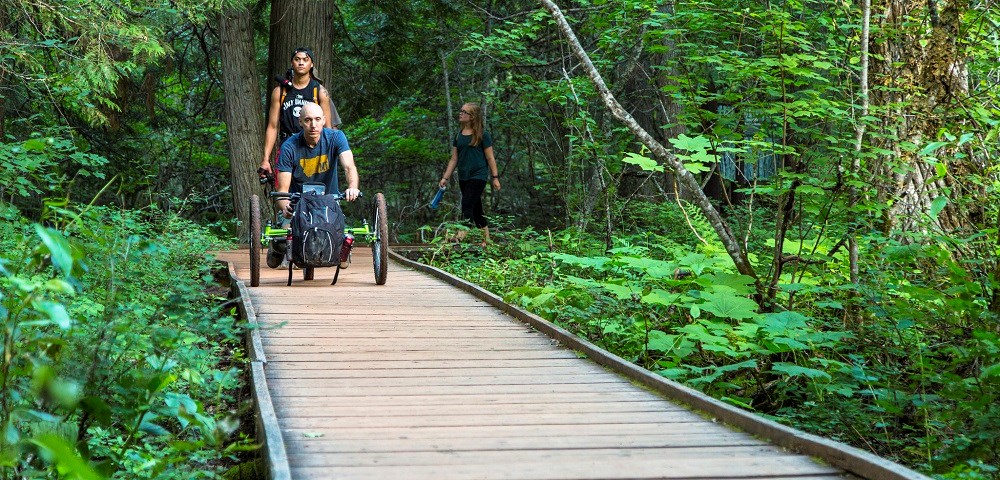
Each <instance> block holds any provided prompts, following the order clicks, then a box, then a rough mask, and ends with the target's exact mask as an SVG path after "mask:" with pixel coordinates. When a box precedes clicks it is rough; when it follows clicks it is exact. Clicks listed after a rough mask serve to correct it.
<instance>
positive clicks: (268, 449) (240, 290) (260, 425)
mask: <svg viewBox="0 0 1000 480" xmlns="http://www.w3.org/2000/svg"><path fill="white" fill-rule="evenodd" d="M220 262H221V261H220ZM221 263H224V264H226V266H227V270H228V271H229V281H230V287H229V295H230V297H231V298H233V297H239V298H240V303H239V304H238V305H239V307H238V310H239V313H240V316H241V317H242V318H243V319H245V320H246V321H247V323H249V324H250V326H251V328H250V329H249V331H248V332H247V337H246V342H247V347H248V348H249V349H250V377H251V381H252V382H253V389H252V390H253V403H254V419H255V420H256V424H257V425H256V432H257V439H258V441H260V442H261V445H262V446H263V448H264V462H265V464H266V465H267V471H268V478H270V479H272V480H291V478H292V470H291V467H290V466H289V463H288V453H287V452H286V451H285V442H284V440H283V439H282V437H281V427H280V425H279V424H278V416H277V415H276V414H275V412H274V405H273V404H272V403H271V394H270V392H269V391H268V389H267V377H266V376H265V374H264V367H266V366H267V361H266V359H265V357H264V347H263V344H262V343H261V339H260V329H259V326H260V325H259V324H258V323H257V313H256V311H255V310H254V308H253V303H252V302H251V301H250V295H249V292H248V291H247V287H246V285H245V284H244V283H243V281H242V280H240V279H239V277H238V276H237V275H236V269H235V267H234V266H233V264H232V263H231V262H221Z"/></svg>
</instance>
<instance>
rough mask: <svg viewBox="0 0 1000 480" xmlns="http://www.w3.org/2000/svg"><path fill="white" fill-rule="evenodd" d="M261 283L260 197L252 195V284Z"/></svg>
mask: <svg viewBox="0 0 1000 480" xmlns="http://www.w3.org/2000/svg"><path fill="white" fill-rule="evenodd" d="M258 285H260V198H258V197H257V195H256V194H255V195H251V196H250V286H251V287H256V286H258Z"/></svg>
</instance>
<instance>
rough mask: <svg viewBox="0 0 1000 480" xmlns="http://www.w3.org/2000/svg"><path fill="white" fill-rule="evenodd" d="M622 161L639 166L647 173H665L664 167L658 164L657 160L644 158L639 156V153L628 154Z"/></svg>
mask: <svg viewBox="0 0 1000 480" xmlns="http://www.w3.org/2000/svg"><path fill="white" fill-rule="evenodd" d="M622 161H623V162H625V163H629V164H632V165H637V166H638V167H639V168H641V169H643V170H645V171H647V172H662V171H663V165H660V164H659V163H657V162H656V160H653V159H652V158H649V157H644V156H642V155H639V154H638V153H633V152H627V153H625V158H623V159H622Z"/></svg>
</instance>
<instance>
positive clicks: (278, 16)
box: [266, 0, 341, 125]
mask: <svg viewBox="0 0 1000 480" xmlns="http://www.w3.org/2000/svg"><path fill="white" fill-rule="evenodd" d="M335 13H336V12H335V8H334V5H333V2H332V1H331V0H271V31H270V35H271V39H270V42H269V43H268V48H267V71H268V73H269V75H268V79H272V78H274V77H275V76H282V77H284V76H285V72H286V71H287V70H288V68H289V64H290V62H291V59H292V52H294V51H295V49H296V48H299V47H306V48H309V49H311V50H312V52H313V54H314V55H315V57H316V58H313V68H315V72H316V76H317V77H318V78H319V79H320V80H322V81H323V86H325V87H326V89H327V91H329V92H330V114H331V117H333V118H331V122H333V124H334V125H339V124H340V123H341V118H340V114H339V113H338V112H337V106H336V104H335V103H336V102H335V100H336V98H337V94H338V89H337V88H336V87H337V86H336V85H330V84H328V83H326V82H328V81H329V80H330V79H332V78H333V63H334V62H333V59H334V57H335V56H336V55H337V52H334V51H333V27H332V25H333V24H334V14H335ZM273 87H274V82H273V81H269V82H268V88H267V90H266V91H267V92H270V91H271V88H273ZM267 98H268V102H270V96H268V97H267ZM267 107H268V108H270V105H267Z"/></svg>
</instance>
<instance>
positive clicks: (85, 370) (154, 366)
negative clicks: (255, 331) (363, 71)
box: [0, 206, 250, 478]
mask: <svg viewBox="0 0 1000 480" xmlns="http://www.w3.org/2000/svg"><path fill="white" fill-rule="evenodd" d="M47 220H48V221H47V224H48V225H49V226H42V225H37V224H36V225H27V224H26V223H22V224H20V225H21V226H20V227H16V226H15V227H9V226H8V227H6V228H3V229H0V235H2V236H0V244H3V245H13V248H12V249H10V250H5V251H4V256H5V259H4V261H3V263H0V274H2V278H0V284H2V285H3V289H2V291H3V292H5V293H4V294H3V297H2V298H0V319H2V321H3V323H4V326H5V328H4V331H3V334H2V337H0V338H2V342H0V348H2V351H0V362H2V363H0V383H2V385H3V388H2V389H0V431H3V432H4V435H3V436H2V437H0V472H2V473H3V475H2V476H3V477H4V478H7V477H8V476H12V477H32V478H34V477H40V476H49V475H52V474H53V473H54V472H56V471H60V472H66V471H73V472H74V473H75V474H76V475H77V476H78V477H80V478H104V477H106V476H107V477H111V476H113V477H122V478H217V474H216V473H213V472H214V471H215V470H217V469H218V468H220V467H221V466H222V465H223V464H224V463H226V462H231V461H232V460H233V459H234V458H235V457H236V455H237V454H238V453H239V452H240V451H242V450H246V449H249V448H250V444H249V440H248V439H247V438H246V437H245V436H244V435H242V434H239V435H237V434H236V433H237V430H238V427H239V422H238V418H239V416H240V412H239V411H238V410H237V407H238V404H239V400H240V399H239V397H238V392H239V391H240V387H241V377H240V368H239V362H240V361H241V358H242V356H243V354H242V352H241V349H240V342H239V340H240V333H241V331H242V327H241V326H240V325H237V324H236V322H235V320H234V318H233V317H232V316H231V315H229V314H228V312H222V311H219V308H218V304H219V301H220V300H221V299H220V298H219V297H216V296H214V294H213V293H212V290H211V289H212V288H213V285H214V280H213V277H212V273H211V271H210V270H209V261H208V260H209V259H208V258H207V257H206V255H205V252H206V251H207V250H210V249H211V248H212V247H217V246H219V245H220V243H219V242H218V241H217V240H214V239H211V238H209V237H207V236H205V235H204V234H203V233H201V231H202V230H201V229H200V228H196V227H194V226H193V225H192V224H190V223H188V222H187V221H184V220H181V219H179V218H177V217H176V216H173V215H170V214H165V213H163V212H157V211H155V210H150V211H138V212H136V211H115V210H113V209H106V208H92V209H86V210H83V211H78V210H75V209H73V207H71V206H67V207H56V206H51V208H50V216H49V218H48V219H47ZM159 242H163V243H159ZM220 359H221V360H220Z"/></svg>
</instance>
